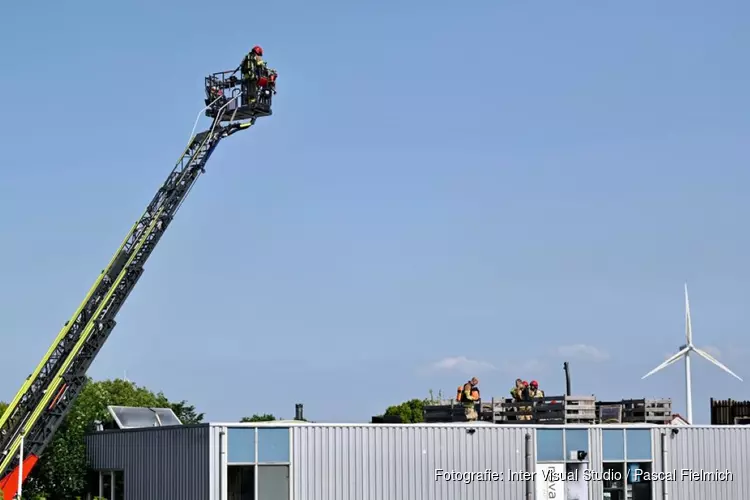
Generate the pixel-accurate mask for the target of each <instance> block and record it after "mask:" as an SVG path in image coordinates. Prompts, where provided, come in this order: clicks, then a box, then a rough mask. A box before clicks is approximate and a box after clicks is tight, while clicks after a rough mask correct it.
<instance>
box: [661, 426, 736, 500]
mask: <svg viewBox="0 0 750 500" xmlns="http://www.w3.org/2000/svg"><path fill="white" fill-rule="evenodd" d="M677 429H678V433H677V434H672V432H671V431H667V432H668V434H667V447H668V450H669V455H668V465H669V467H668V469H669V470H674V469H676V470H677V473H678V474H680V473H681V470H682V469H693V470H694V471H696V472H700V471H705V472H713V471H715V470H716V469H719V470H721V471H724V470H727V469H728V470H729V471H730V472H732V473H733V478H731V480H729V481H691V480H689V479H681V478H680V477H677V478H676V480H675V481H674V482H670V483H669V488H670V491H669V496H670V498H675V499H679V500H709V499H722V500H747V499H748V498H750V428H747V427H745V428H742V427H729V426H721V427H714V428H711V427H678V428H677ZM658 449H659V448H657V450H658Z"/></svg>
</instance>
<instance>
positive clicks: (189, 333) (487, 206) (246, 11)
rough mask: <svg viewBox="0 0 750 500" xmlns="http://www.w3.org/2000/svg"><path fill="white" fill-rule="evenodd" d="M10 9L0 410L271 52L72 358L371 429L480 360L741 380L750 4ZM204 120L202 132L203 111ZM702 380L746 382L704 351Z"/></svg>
mask: <svg viewBox="0 0 750 500" xmlns="http://www.w3.org/2000/svg"><path fill="white" fill-rule="evenodd" d="M212 5H213V4H212V3H211V2H197V1H193V0H183V1H180V2H177V1H167V0H163V1H159V2H154V1H148V2H146V1H130V2H115V3H112V2H95V1H93V0H81V1H77V2H64V3H56V2H44V6H43V7H42V6H39V2H6V3H5V4H4V5H3V6H2V7H0V60H1V61H2V64H3V66H2V67H3V70H2V75H3V77H2V79H0V94H1V95H3V96H4V99H3V102H4V105H3V108H2V116H3V119H2V121H0V146H1V149H2V152H3V158H2V160H1V161H0V174H2V175H1V176H0V211H1V212H2V213H3V214H4V217H3V224H2V236H1V237H0V238H2V245H0V313H1V314H2V318H3V320H4V321H3V326H2V329H1V330H0V339H1V340H2V344H0V345H1V346H2V347H0V357H1V358H2V377H0V399H5V400H7V399H10V398H11V397H12V396H13V394H14V393H15V391H16V390H17V389H18V387H19V386H20V384H21V383H22V381H23V379H24V378H25V377H26V376H27V375H28V374H29V373H30V372H31V370H32V369H33V367H34V366H35V365H36V364H37V363H38V361H39V360H40V358H41V356H42V354H43V353H44V352H45V351H46V349H47V347H48V345H49V343H50V342H51V341H52V339H53V338H54V336H55V335H56V333H57V332H58V330H59V328H60V327H61V326H62V324H63V323H64V322H65V321H66V320H67V319H68V318H69V317H70V315H71V314H72V312H73V311H74V309H75V307H76V306H77V305H78V303H79V302H80V301H81V299H82V298H83V296H84V295H85V292H86V291H87V290H88V288H89V286H90V285H91V283H92V282H93V280H94V279H95V278H96V276H97V274H98V273H99V271H100V270H101V269H102V266H104V265H105V264H106V263H107V262H108V260H109V258H110V257H111V254H112V252H114V251H115V249H116V248H117V246H118V245H119V244H120V242H121V240H122V238H123V237H124V236H125V233H126V231H127V230H128V229H129V227H130V225H131V224H132V223H133V221H134V220H135V219H136V218H137V217H138V216H139V215H140V214H141V212H142V210H143V209H144V208H145V205H146V203H147V202H148V201H149V200H150V199H151V197H152V195H153V193H154V192H155V190H156V189H157V187H158V186H159V184H160V183H161V182H162V181H163V179H164V178H165V177H166V175H167V174H168V172H169V171H170V169H171V168H172V165H173V163H174V161H175V160H176V158H177V156H178V155H179V154H180V152H181V151H182V150H183V148H184V147H185V143H186V141H187V139H188V136H189V133H190V130H191V127H192V124H193V120H194V118H195V115H196V113H197V111H198V110H199V108H200V107H201V106H202V102H203V98H204V95H203V77H204V76H205V75H206V74H207V73H209V72H213V71H219V70H223V69H229V68H234V67H236V66H237V65H238V63H239V61H240V59H241V58H242V56H243V54H244V53H245V52H247V50H249V49H250V48H251V47H252V46H253V45H255V44H261V45H262V46H263V47H264V49H265V53H266V58H267V60H268V61H269V64H270V65H271V66H273V67H275V68H276V69H277V70H278V71H279V75H280V76H279V93H278V95H277V96H276V102H275V114H274V116H273V117H271V118H268V119H265V120H262V121H259V122H258V124H257V127H256V129H255V130H251V131H250V132H244V133H242V134H238V135H236V136H233V137H232V138H230V139H228V140H226V141H225V142H224V143H223V144H221V145H220V146H219V148H218V150H217V152H216V153H215V155H214V156H213V158H212V160H211V162H210V164H209V168H208V173H207V175H206V176H205V177H202V178H201V179H200V181H199V184H198V185H197V186H196V188H195V189H194V190H193V192H192V194H191V196H190V198H189V199H188V200H187V202H186V203H185V205H184V206H183V209H182V210H181V211H180V213H179V215H178V217H177V219H176V220H175V222H174V223H173V225H172V226H171V228H170V230H169V231H168V232H167V234H166V236H165V237H164V239H163V240H162V242H161V243H160V245H159V246H158V248H157V249H156V251H155V253H154V254H153V256H152V258H151V259H150V260H149V262H148V264H147V265H146V273H145V275H144V277H143V279H142V280H141V282H140V283H139V285H138V286H137V288H136V290H135V292H134V293H133V295H132V296H131V297H130V299H129V301H128V303H127V304H126V306H125V308H124V309H123V311H122V313H121V314H120V316H119V318H118V326H117V328H116V329H115V331H114V333H113V335H112V337H111V339H110V341H109V342H108V344H107V345H106V346H105V348H104V349H103V351H102V352H101V354H100V356H99V357H98V358H97V360H96V362H95V364H94V366H93V367H92V370H91V375H92V376H94V377H96V378H110V377H122V376H123V375H124V374H125V373H127V377H128V378H129V379H131V380H133V381H136V382H138V383H139V384H143V385H146V386H148V387H150V388H153V389H155V390H164V391H165V392H166V393H167V395H168V396H170V397H172V398H175V399H188V400H190V401H191V402H193V403H195V404H196V405H197V406H198V408H199V409H200V410H202V411H205V412H206V414H207V417H208V418H209V419H211V420H234V419H239V418H240V417H242V416H243V415H249V414H252V413H265V412H271V413H274V414H277V415H279V416H282V417H287V418H288V417H291V416H292V415H293V411H294V404H295V403H297V402H302V403H304V404H305V408H306V416H307V417H308V418H311V419H313V420H318V421H325V420H336V421H365V420H368V419H369V418H370V416H371V415H373V414H378V413H380V412H382V411H383V410H384V409H385V407H386V406H388V405H389V404H393V403H398V402H400V401H403V400H405V399H410V398H413V397H425V396H427V393H428V390H429V389H433V390H435V391H438V390H441V389H442V390H443V392H444V394H446V395H448V396H451V395H452V394H453V391H454V390H455V388H456V386H457V385H459V384H461V383H462V382H464V381H465V380H466V379H467V378H469V377H470V376H472V375H477V376H478V377H479V378H480V380H481V388H482V389H483V393H482V394H483V396H484V397H490V396H504V395H506V394H507V392H508V390H509V389H510V386H511V384H512V382H513V380H514V379H515V378H516V377H517V376H520V377H523V378H526V379H529V380H530V379H537V380H539V382H540V384H541V386H542V388H544V389H545V390H546V392H547V393H548V394H549V395H552V394H556V393H557V394H559V393H561V392H562V391H563V388H564V380H563V372H562V362H563V361H564V360H565V359H568V360H569V361H570V362H571V368H572V375H573V389H574V392H575V393H578V394H591V393H594V394H596V395H597V397H599V398H600V399H609V400H611V399H620V398H639V397H672V398H674V400H675V404H676V406H677V410H678V411H680V412H684V408H683V406H684V388H683V387H684V374H683V370H682V368H681V366H673V367H671V368H670V369H668V370H667V371H666V372H665V373H663V374H660V375H658V376H655V377H654V378H653V380H650V381H641V376H642V375H644V374H645V373H646V372H647V371H649V370H650V369H651V368H652V367H654V366H656V365H657V364H658V363H660V362H661V361H662V360H664V359H665V357H666V356H667V355H668V354H669V353H671V352H674V351H675V350H676V349H677V347H678V346H679V345H680V344H681V343H682V342H683V341H684V310H683V296H682V286H683V282H685V281H687V282H688V284H689V287H690V290H691V302H692V306H693V324H694V330H695V337H696V343H697V344H698V345H699V346H709V348H710V349H711V350H712V352H714V353H718V356H719V357H720V359H722V360H723V361H724V362H726V363H727V364H728V365H729V366H730V367H732V368H733V369H735V371H737V372H738V374H739V375H740V376H743V377H746V378H748V379H750V368H748V366H749V365H750V340H748V334H749V333H750V326H748V319H749V318H748V316H749V314H750V311H749V309H748V307H747V304H748V301H750V292H749V291H748V286H747V283H748V279H749V278H750V267H749V266H748V260H747V252H748V251H749V248H748V247H749V246H750V238H749V237H748V231H747V222H746V221H747V217H748V215H749V214H750V202H749V201H748V196H747V191H748V182H749V181H750V173H748V168H747V167H748V158H747V157H748V134H750V97H749V94H748V91H747V90H748V89H749V88H750V70H749V69H748V65H747V59H748V48H749V47H750V29H749V28H750V4H749V3H748V2H747V1H744V0H725V1H722V2H717V3H715V4H711V3H710V2H705V1H698V0H680V1H677V0H662V1H660V2H647V1H643V0H637V1H630V2H623V1H607V0H605V1H599V2H571V1H568V2H560V1H533V2H529V1H518V0H513V1H510V0H496V1H492V2H487V1H479V2H469V3H467V4H461V3H458V2H450V3H447V2H443V1H437V2H434V1H433V2H424V1H411V2H408V1H406V2H396V1H394V0H384V1H380V2H343V1H337V0H324V1H322V2H303V1H301V0H280V1H274V2H265V3H257V2H252V3H251V2H239V1H231V0H230V1H228V2H223V3H216V4H215V7H212ZM203 125H204V126H205V125H206V122H205V121H204V122H203ZM694 384H695V389H694V401H695V403H694V405H695V414H696V419H697V421H698V422H699V423H700V422H707V420H708V407H709V402H708V401H709V398H710V397H712V396H713V397H715V398H721V399H725V398H733V399H750V389H749V388H748V385H747V383H741V382H739V381H737V380H736V379H732V378H731V377H729V376H728V375H726V374H724V373H723V372H721V371H719V370H718V369H716V368H713V367H711V366H710V365H709V364H708V363H707V362H703V361H701V360H697V361H696V362H695V363H694Z"/></svg>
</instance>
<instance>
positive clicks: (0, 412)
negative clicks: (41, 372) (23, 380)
mask: <svg viewBox="0 0 750 500" xmlns="http://www.w3.org/2000/svg"><path fill="white" fill-rule="evenodd" d="M6 409H8V403H6V402H5V401H0V417H2V416H3V413H5V410H6ZM0 500H2V499H0Z"/></svg>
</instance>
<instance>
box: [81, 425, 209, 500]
mask: <svg viewBox="0 0 750 500" xmlns="http://www.w3.org/2000/svg"><path fill="white" fill-rule="evenodd" d="M86 447H87V458H88V461H89V465H90V466H91V467H92V468H94V469H99V470H106V469H112V470H124V471H125V500H146V499H159V500H206V499H207V498H210V497H209V482H210V478H209V473H210V468H209V461H210V450H209V427H208V426H207V425H206V426H189V427H188V426H184V427H175V428H161V429H160V428H149V429H139V430H129V431H109V432H100V433H95V434H91V435H89V436H86Z"/></svg>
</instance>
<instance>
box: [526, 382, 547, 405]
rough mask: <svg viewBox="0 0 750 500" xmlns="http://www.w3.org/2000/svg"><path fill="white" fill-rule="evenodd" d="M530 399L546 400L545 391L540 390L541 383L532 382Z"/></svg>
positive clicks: (529, 391) (529, 392)
mask: <svg viewBox="0 0 750 500" xmlns="http://www.w3.org/2000/svg"><path fill="white" fill-rule="evenodd" d="M528 395H529V399H531V400H533V399H539V398H544V391H543V390H541V389H540V388H539V382H537V381H536V380H532V381H531V383H530V384H529V389H528Z"/></svg>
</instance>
